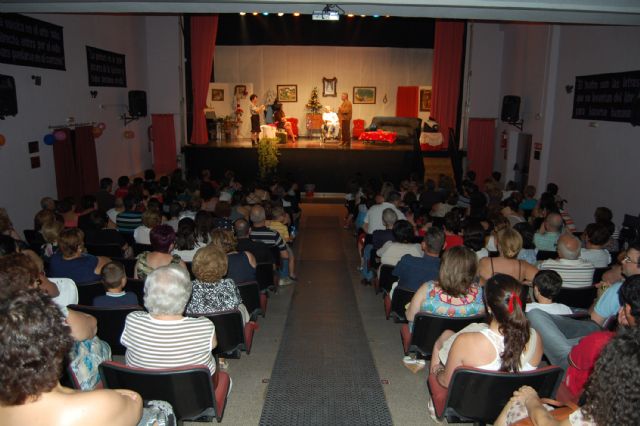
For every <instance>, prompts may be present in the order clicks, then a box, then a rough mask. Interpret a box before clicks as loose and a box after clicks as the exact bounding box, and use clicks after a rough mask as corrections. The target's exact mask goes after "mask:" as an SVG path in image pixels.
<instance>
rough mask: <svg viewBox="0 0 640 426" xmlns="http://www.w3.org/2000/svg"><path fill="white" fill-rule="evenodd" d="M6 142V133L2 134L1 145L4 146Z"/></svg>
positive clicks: (0, 136)
mask: <svg viewBox="0 0 640 426" xmlns="http://www.w3.org/2000/svg"><path fill="white" fill-rule="evenodd" d="M5 143H7V139H6V138H5V137H4V135H0V146H4V144H5Z"/></svg>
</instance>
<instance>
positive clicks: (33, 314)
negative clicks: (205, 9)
mask: <svg viewBox="0 0 640 426" xmlns="http://www.w3.org/2000/svg"><path fill="white" fill-rule="evenodd" d="M0 300H2V303H0V347H2V348H3V350H2V351H1V352H0V377H2V386H1V387H0V418H2V424H3V425H6V426H14V425H16V426H17V425H33V426H40V425H71V424H74V425H76V424H77V425H89V424H90V425H97V426H102V425H104V426H112V425H121V426H131V425H135V424H136V423H138V421H139V420H140V417H141V416H142V398H141V397H140V395H138V394H137V393H136V392H133V391H129V390H123V389H115V390H108V389H101V390H94V391H89V392H79V391H76V390H73V389H69V388H65V387H63V386H62V385H60V382H59V381H58V378H59V377H60V376H61V375H62V367H63V360H64V358H65V356H66V355H67V354H68V353H69V350H70V349H71V346H72V345H73V339H72V338H71V335H70V333H69V328H68V327H67V326H66V325H65V324H64V322H63V321H62V315H61V313H60V311H59V310H58V308H57V307H56V306H55V305H54V304H53V303H52V302H51V299H50V298H49V297H48V296H46V295H45V294H43V293H41V292H40V291H38V290H36V289H17V288H15V287H11V286H9V287H4V286H3V287H2V288H1V289H0Z"/></svg>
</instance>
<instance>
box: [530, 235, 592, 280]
mask: <svg viewBox="0 0 640 426" xmlns="http://www.w3.org/2000/svg"><path fill="white" fill-rule="evenodd" d="M557 246H558V248H557V250H558V256H559V258H558V259H557V260H556V259H548V260H545V261H544V262H542V263H540V266H539V268H540V269H552V270H554V271H556V272H557V273H558V274H560V276H561V277H562V286H563V287H571V288H577V287H588V286H590V285H592V284H593V272H594V269H595V268H594V267H593V264H591V263H589V262H587V261H585V260H582V259H580V258H579V257H580V240H578V239H577V238H576V237H574V236H573V235H571V234H563V235H562V236H561V237H560V238H558V244H557Z"/></svg>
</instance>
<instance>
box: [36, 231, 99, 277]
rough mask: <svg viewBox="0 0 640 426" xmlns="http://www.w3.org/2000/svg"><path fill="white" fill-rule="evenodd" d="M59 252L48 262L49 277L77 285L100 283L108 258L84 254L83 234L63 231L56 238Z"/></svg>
mask: <svg viewBox="0 0 640 426" xmlns="http://www.w3.org/2000/svg"><path fill="white" fill-rule="evenodd" d="M58 244H59V246H60V247H59V250H58V251H57V252H55V253H54V255H53V256H51V259H50V261H49V275H51V276H52V277H56V278H59V277H61V278H70V279H72V280H73V281H74V282H75V283H76V284H77V285H82V284H88V283H93V282H97V281H100V272H101V271H102V267H103V266H104V265H106V264H107V263H109V262H110V259H109V258H108V257H104V256H93V255H91V254H88V253H85V252H84V232H82V230H80V229H78V228H71V229H64V230H63V231H62V232H60V237H59V238H58Z"/></svg>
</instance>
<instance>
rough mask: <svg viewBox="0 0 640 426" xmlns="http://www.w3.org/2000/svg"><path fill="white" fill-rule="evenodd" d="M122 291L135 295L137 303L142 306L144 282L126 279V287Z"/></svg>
mask: <svg viewBox="0 0 640 426" xmlns="http://www.w3.org/2000/svg"><path fill="white" fill-rule="evenodd" d="M124 290H125V291H130V292H132V293H135V294H136V296H137V297H138V302H139V303H140V305H141V306H142V305H144V280H135V279H133V278H127V285H126V287H125V288H124Z"/></svg>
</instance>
